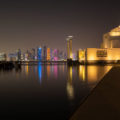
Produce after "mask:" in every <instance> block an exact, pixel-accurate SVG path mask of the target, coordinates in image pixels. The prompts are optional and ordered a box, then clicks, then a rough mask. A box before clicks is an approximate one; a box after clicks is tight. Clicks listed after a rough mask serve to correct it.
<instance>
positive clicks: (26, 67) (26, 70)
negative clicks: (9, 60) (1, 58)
mask: <svg viewBox="0 0 120 120" xmlns="http://www.w3.org/2000/svg"><path fill="white" fill-rule="evenodd" d="M25 73H26V75H28V73H29V66H28V63H26V65H25Z"/></svg>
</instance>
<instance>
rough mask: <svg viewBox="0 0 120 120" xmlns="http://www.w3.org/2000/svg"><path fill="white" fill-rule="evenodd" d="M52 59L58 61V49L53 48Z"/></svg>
mask: <svg viewBox="0 0 120 120" xmlns="http://www.w3.org/2000/svg"><path fill="white" fill-rule="evenodd" d="M54 61H58V50H57V49H54Z"/></svg>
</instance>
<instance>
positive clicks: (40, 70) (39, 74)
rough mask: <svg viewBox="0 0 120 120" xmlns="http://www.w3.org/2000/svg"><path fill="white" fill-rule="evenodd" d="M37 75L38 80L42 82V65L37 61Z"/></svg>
mask: <svg viewBox="0 0 120 120" xmlns="http://www.w3.org/2000/svg"><path fill="white" fill-rule="evenodd" d="M38 77H39V82H40V83H41V82H42V65H41V62H39V63H38Z"/></svg>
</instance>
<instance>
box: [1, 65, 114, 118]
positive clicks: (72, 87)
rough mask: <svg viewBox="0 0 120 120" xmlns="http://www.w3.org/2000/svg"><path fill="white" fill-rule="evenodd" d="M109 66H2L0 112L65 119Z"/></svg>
mask: <svg viewBox="0 0 120 120" xmlns="http://www.w3.org/2000/svg"><path fill="white" fill-rule="evenodd" d="M111 68H112V66H82V65H81V66H77V67H72V66H71V67H68V66H67V65H41V64H39V65H23V66H22V67H21V69H19V70H15V69H13V70H11V71H2V70H1V71H0V111H1V114H2V115H5V116H7V117H8V118H21V119H22V118H42V117H44V119H45V118H46V117H49V118H54V119H55V120H58V119H61V120H64V119H65V120H66V119H68V118H69V117H70V116H71V115H72V114H73V112H74V111H75V110H76V108H77V107H78V106H79V105H80V104H81V103H82V101H83V100H84V98H85V97H86V96H87V95H88V94H89V93H90V91H91V90H92V89H93V88H94V87H95V86H96V84H97V83H98V82H99V81H100V79H101V78H102V77H103V76H104V75H105V74H106V73H107V72H108V71H109V70H110V69H111ZM16 116H17V117H16ZM23 116H24V117H23Z"/></svg>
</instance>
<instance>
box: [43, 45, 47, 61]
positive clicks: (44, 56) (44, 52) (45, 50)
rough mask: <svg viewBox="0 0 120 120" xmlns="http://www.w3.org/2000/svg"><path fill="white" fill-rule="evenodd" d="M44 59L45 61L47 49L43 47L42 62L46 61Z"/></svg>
mask: <svg viewBox="0 0 120 120" xmlns="http://www.w3.org/2000/svg"><path fill="white" fill-rule="evenodd" d="M46 59H47V47H46V46H44V47H43V60H44V61H46Z"/></svg>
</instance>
